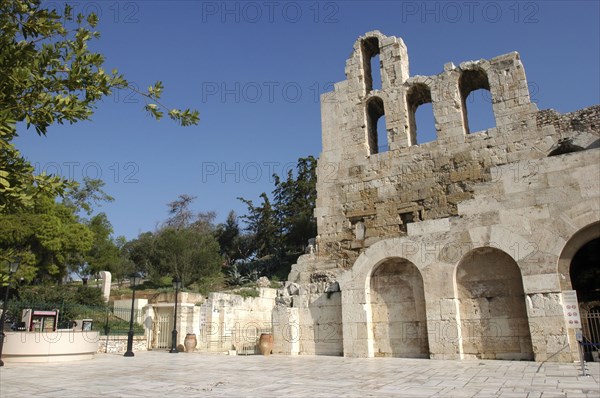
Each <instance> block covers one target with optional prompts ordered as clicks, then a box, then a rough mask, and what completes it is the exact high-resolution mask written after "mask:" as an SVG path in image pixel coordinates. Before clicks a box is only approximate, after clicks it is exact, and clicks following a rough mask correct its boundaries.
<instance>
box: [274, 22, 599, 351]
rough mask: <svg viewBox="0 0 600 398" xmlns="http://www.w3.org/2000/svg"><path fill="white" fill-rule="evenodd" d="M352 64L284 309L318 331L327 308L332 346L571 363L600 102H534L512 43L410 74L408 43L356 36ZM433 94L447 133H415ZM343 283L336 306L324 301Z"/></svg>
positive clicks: (325, 129) (590, 227)
mask: <svg viewBox="0 0 600 398" xmlns="http://www.w3.org/2000/svg"><path fill="white" fill-rule="evenodd" d="M375 55H379V57H380V64H381V70H380V72H381V89H378V90H373V83H372V82H373V78H372V74H373V73H377V71H372V70H371V66H370V65H371V64H370V61H371V58H372V57H373V56H375ZM346 76H347V80H345V81H343V82H340V83H337V84H335V87H334V91H333V92H330V93H326V94H324V95H323V96H322V97H321V109H322V135H323V152H322V153H321V156H320V158H319V163H318V172H317V173H318V174H317V175H318V182H317V193H318V196H317V207H316V209H315V217H316V218H317V226H318V234H319V236H318V237H317V240H316V248H315V253H312V254H307V255H305V256H303V257H301V258H300V260H299V262H298V264H297V265H295V266H294V267H293V269H292V273H291V274H290V277H289V279H290V281H291V282H297V283H298V284H299V286H300V288H298V289H295V290H296V291H295V295H290V292H284V293H281V294H280V295H282V296H285V295H286V294H287V295H288V296H290V297H292V300H287V301H286V302H284V303H283V304H287V305H288V307H290V309H288V310H286V311H287V312H286V311H284V310H283V309H281V308H280V309H279V311H280V312H281V313H282V314H284V315H285V316H291V318H292V319H293V320H294V322H296V323H297V324H298V325H303V324H311V323H312V324H313V330H314V328H316V327H317V326H321V325H323V324H327V320H330V322H331V325H333V326H332V327H335V328H337V329H336V331H335V332H332V333H331V334H330V335H331V336H332V339H330V340H329V341H328V343H327V349H326V350H325V351H327V353H335V352H339V353H342V352H343V354H344V355H346V356H408V357H431V358H449V359H450V358H491V359H535V360H536V361H545V360H553V361H570V360H575V359H577V358H578V354H577V343H576V341H575V338H574V332H572V329H567V325H566V324H565V318H564V316H563V309H562V302H561V292H562V291H563V290H569V289H572V288H573V286H572V283H571V280H572V277H573V275H571V274H570V267H571V260H572V259H573V257H574V256H575V255H576V253H577V252H578V251H579V250H580V249H581V248H582V247H584V246H585V245H586V244H588V243H589V242H591V241H594V240H597V239H598V238H599V237H600V187H599V184H600V167H599V166H600V149H599V138H600V137H599V136H600V106H594V107H591V108H587V109H583V110H580V111H577V112H573V113H570V114H564V115H560V114H558V113H557V112H555V111H553V110H545V111H539V110H538V109H537V107H536V105H535V104H534V103H532V102H531V101H530V97H529V92H528V85H527V79H526V76H525V70H524V68H523V65H522V63H521V61H520V59H519V54H517V53H509V54H505V55H500V56H498V57H495V58H493V59H491V60H479V61H470V62H464V63H461V64H460V65H459V66H455V65H453V64H451V63H449V64H446V65H445V66H444V71H443V72H442V73H440V74H438V75H435V76H412V77H411V76H410V75H409V67H408V53H407V49H406V46H405V45H404V43H403V41H402V39H400V38H396V37H386V36H384V35H383V34H381V33H379V32H377V31H375V32H369V33H367V34H366V35H365V36H363V37H360V38H359V39H358V40H357V41H356V43H355V45H354V51H353V52H352V54H351V56H350V58H349V59H348V60H347V62H346ZM478 89H484V90H488V91H489V93H490V98H491V104H490V106H491V108H492V110H493V114H494V118H495V127H493V128H489V129H487V130H485V131H479V132H473V131H470V130H469V125H468V115H467V107H468V106H467V105H468V104H467V102H466V99H467V97H468V95H469V94H470V93H471V92H472V91H474V90H478ZM424 103H431V104H432V108H433V116H434V120H435V129H436V136H437V139H436V140H435V141H433V142H428V143H423V144H419V142H420V140H419V137H418V133H417V126H416V118H415V112H416V109H417V107H419V106H420V105H422V104H424ZM382 116H385V121H386V131H387V145H384V146H386V147H387V149H388V150H387V151H385V152H380V151H379V147H380V145H379V144H381V143H378V142H377V140H378V132H377V121H378V119H379V118H380V117H382ZM379 136H381V135H380V134H379ZM323 273H327V275H328V279H327V281H326V286H323V287H322V288H319V289H320V290H319V289H318V288H316V287H315V281H314V280H312V279H314V277H315V275H322V274H323ZM334 283H339V288H340V290H341V295H339V294H338V295H339V296H341V297H340V299H339V300H338V301H337V303H339V304H335V303H336V301H331V300H328V301H322V302H321V301H320V300H321V297H325V296H326V295H329V297H327V299H330V298H331V294H332V293H331V291H332V290H336V289H332V288H331V286H333V285H334ZM287 286H288V287H289V286H290V284H289V283H288V285H287ZM336 287H337V286H336ZM327 289H329V290H330V291H329V292H327ZM578 294H579V291H578ZM315 303H316V304H315ZM319 303H321V304H319ZM323 303H324V304H328V305H327V306H324V305H322V304H323ZM331 304H335V305H331ZM325 307H326V311H328V313H330V315H329V316H327V317H326V318H325V319H324V318H323V317H322V316H321V315H320V312H319V311H320V310H321V309H323V308H325ZM294 309H297V310H294ZM340 319H341V323H340V322H339V320H340ZM299 330H302V328H300V329H299ZM301 338H306V336H304V337H301ZM290 344H292V343H290ZM294 350H299V352H300V353H306V354H316V353H319V352H317V350H316V349H315V345H314V344H313V345H310V344H305V345H304V348H303V347H298V346H297V345H296V346H294V348H293V349H292V348H290V347H288V351H294ZM283 351H285V349H282V352H283Z"/></svg>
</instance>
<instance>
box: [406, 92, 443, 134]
mask: <svg viewBox="0 0 600 398" xmlns="http://www.w3.org/2000/svg"><path fill="white" fill-rule="evenodd" d="M406 103H407V105H408V123H409V134H410V136H409V140H410V145H417V144H423V143H425V142H430V141H434V140H435V139H436V134H435V121H434V118H433V106H432V105H431V90H430V89H429V87H427V86H426V85H425V84H423V83H417V84H415V85H414V86H412V87H411V88H410V90H409V91H408V94H407V97H406Z"/></svg>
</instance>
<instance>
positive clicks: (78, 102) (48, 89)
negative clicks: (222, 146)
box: [0, 0, 199, 212]
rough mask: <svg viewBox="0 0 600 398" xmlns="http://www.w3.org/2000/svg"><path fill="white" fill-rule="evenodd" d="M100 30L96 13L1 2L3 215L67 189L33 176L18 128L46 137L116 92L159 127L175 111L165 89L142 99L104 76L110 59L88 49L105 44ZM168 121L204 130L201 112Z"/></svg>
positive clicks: (32, 1) (114, 76) (26, 1)
mask: <svg viewBox="0 0 600 398" xmlns="http://www.w3.org/2000/svg"><path fill="white" fill-rule="evenodd" d="M97 23H98V17H97V16H96V15H95V14H93V13H92V14H90V15H89V16H87V17H84V16H83V15H82V14H79V15H77V16H75V15H73V12H72V8H71V7H70V6H69V5H68V4H67V5H66V6H65V9H64V11H63V12H62V13H60V12H57V11H56V10H48V9H45V8H44V7H43V6H42V4H41V0H10V1H2V2H0V212H10V211H13V210H14V209H17V208H22V207H24V206H31V205H33V202H34V200H35V197H36V196H37V195H48V196H51V197H54V196H56V195H62V194H63V193H64V191H65V189H67V188H68V185H67V182H66V181H64V180H61V179H60V178H59V177H53V176H46V175H44V174H42V175H38V176H36V175H34V174H33V167H32V166H31V164H29V163H28V162H27V161H25V160H24V159H23V158H22V156H21V154H20V153H19V152H18V150H17V149H16V148H15V146H14V144H12V143H11V141H12V139H13V138H14V137H15V136H16V135H17V128H16V126H17V123H19V122H22V123H24V124H25V125H26V126H27V128H29V127H32V126H33V127H34V128H35V130H36V132H37V133H38V134H40V135H44V134H46V132H47V129H48V127H49V126H50V125H52V124H63V123H76V122H78V121H81V120H87V119H89V118H90V117H91V115H92V114H93V111H94V108H95V107H96V104H97V103H98V101H100V100H101V99H102V98H103V97H105V96H107V95H110V94H111V93H112V92H113V91H114V90H116V89H130V90H134V91H136V92H137V93H138V94H139V95H141V96H142V97H144V98H145V100H146V105H145V110H146V111H147V112H148V113H149V114H150V115H151V116H153V117H155V118H156V119H160V118H162V117H163V116H164V112H165V109H168V108H167V107H166V106H165V105H164V104H162V103H161V102H160V97H161V94H162V91H163V85H162V83H161V82H156V83H155V84H154V85H153V86H151V87H149V88H148V91H147V92H140V91H137V90H136V89H135V87H134V85H132V84H130V82H129V81H128V80H127V79H126V78H125V77H124V76H123V75H121V74H119V73H118V71H117V70H116V69H113V70H112V71H111V72H107V71H106V70H105V69H104V57H103V55H102V54H100V53H96V52H93V51H90V49H89V47H88V44H89V42H90V41H92V40H95V39H98V38H99V37H100V34H99V33H98V32H96V31H95V30H94V29H95V27H96V25H97ZM68 25H73V28H68V27H67V26H68ZM168 115H169V117H170V118H171V119H173V120H175V121H176V122H178V123H179V124H181V125H182V126H188V125H194V124H197V123H198V122H199V116H198V111H196V110H190V109H185V110H180V109H170V110H168Z"/></svg>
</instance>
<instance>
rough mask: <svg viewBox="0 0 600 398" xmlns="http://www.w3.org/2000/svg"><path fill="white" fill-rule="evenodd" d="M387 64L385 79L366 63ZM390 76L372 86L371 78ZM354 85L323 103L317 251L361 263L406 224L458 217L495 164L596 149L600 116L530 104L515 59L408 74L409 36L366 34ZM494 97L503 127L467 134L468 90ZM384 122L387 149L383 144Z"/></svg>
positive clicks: (599, 111)
mask: <svg viewBox="0 0 600 398" xmlns="http://www.w3.org/2000/svg"><path fill="white" fill-rule="evenodd" d="M374 54H375V55H376V54H378V55H379V56H380V63H381V69H380V71H374V70H371V67H370V63H369V60H370V58H371V57H372V56H373V55H374ZM373 73H381V81H382V84H381V88H379V89H373V87H372V83H371V81H372V78H371V76H372V74H373ZM346 77H347V80H345V81H343V82H340V83H337V84H336V85H335V86H334V91H333V92H329V93H325V94H323V96H322V97H321V117H322V130H323V131H322V136H323V151H322V153H321V156H320V158H319V163H318V170H317V177H318V182H317V192H318V195H317V206H316V209H315V217H316V219H317V225H318V233H319V236H318V254H319V255H321V256H322V258H327V259H328V261H323V260H322V261H321V262H322V264H331V263H333V264H335V266H336V267H338V268H343V269H347V268H349V267H351V266H352V264H353V263H354V262H355V261H356V259H357V258H358V256H359V255H360V253H362V252H363V251H364V249H365V248H367V247H369V246H370V245H372V244H373V243H375V242H377V241H379V240H381V239H386V238H390V237H398V236H406V235H407V228H408V225H409V224H411V223H415V222H419V221H427V220H435V219H442V218H445V217H451V216H457V215H458V204H459V203H461V202H464V201H467V200H470V199H472V198H473V197H474V192H475V186H476V185H478V184H481V183H487V182H490V181H491V180H493V179H494V178H495V176H494V175H493V174H492V170H493V168H494V167H495V166H500V165H505V164H509V163H514V162H520V161H534V160H537V159H543V158H545V157H546V156H548V154H549V153H550V152H551V151H552V150H555V149H556V148H557V147H558V146H559V145H560V144H561V143H564V142H572V143H573V145H576V146H578V147H579V148H581V149H589V148H593V147H595V146H598V138H599V137H598V135H599V134H598V130H599V128H598V126H599V125H600V107H598V106H595V107H592V108H589V109H586V110H582V111H578V112H574V113H572V114H567V115H559V114H557V113H556V112H554V111H542V112H540V111H538V110H537V107H536V106H535V104H533V103H531V102H530V98H529V92H528V89H527V79H526V76H525V70H524V67H523V64H522V63H521V60H520V57H519V54H518V53H514V52H513V53H509V54H505V55H500V56H498V57H495V58H492V59H491V60H479V61H468V62H463V63H461V64H460V65H458V66H455V65H453V64H451V63H449V64H447V65H445V66H444V71H443V72H442V73H440V74H438V75H435V76H412V77H411V76H409V61H408V54H407V50H406V46H405V44H404V43H403V41H402V39H400V38H395V37H387V36H385V35H382V34H381V33H379V32H376V31H375V32H369V33H367V34H366V35H364V36H362V37H360V38H359V39H358V40H357V41H356V43H355V45H354V51H353V52H352V54H351V56H350V58H349V59H348V61H347V62H346ZM477 89H485V90H489V92H490V98H491V104H490V106H491V107H492V110H493V114H494V117H495V126H493V127H491V128H489V129H487V130H484V131H481V132H474V131H470V129H469V126H468V109H467V108H468V106H467V104H466V102H465V100H466V98H467V97H468V95H469V93H470V92H472V91H474V90H477ZM428 102H431V103H432V107H433V114H434V119H435V128H436V135H437V139H436V140H435V141H433V142H428V143H424V144H418V142H419V139H418V138H419V137H417V129H416V126H415V118H414V114H415V112H416V109H417V108H418V106H420V105H421V104H423V103H428ZM381 116H385V118H386V134H387V143H385V144H386V145H387V148H388V150H387V151H384V152H381V151H379V147H380V146H381V143H377V142H376V141H377V139H376V136H377V131H376V121H377V120H378V118H379V117H381Z"/></svg>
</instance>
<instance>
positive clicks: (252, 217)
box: [239, 156, 317, 278]
mask: <svg viewBox="0 0 600 398" xmlns="http://www.w3.org/2000/svg"><path fill="white" fill-rule="evenodd" d="M316 166H317V161H316V159H315V158H314V157H312V156H309V157H307V158H300V159H298V163H297V165H296V173H295V174H294V173H293V172H292V171H290V172H289V173H288V175H287V176H286V178H285V180H284V179H282V178H281V177H279V176H278V175H274V176H273V177H274V178H275V188H274V189H273V192H272V197H273V200H272V201H271V200H270V199H269V196H268V195H267V194H266V193H264V192H263V193H262V194H261V195H260V198H261V201H262V203H261V205H259V206H256V205H254V203H253V202H252V201H251V200H247V199H244V198H239V199H240V200H242V201H243V202H244V203H245V204H246V206H248V214H246V215H245V216H243V217H241V218H242V219H243V220H245V221H246V225H247V226H246V231H247V232H249V237H250V240H251V243H252V244H251V247H252V253H253V258H251V259H250V260H251V261H250V263H249V264H248V263H245V264H244V265H243V267H245V268H248V269H249V270H250V271H252V272H253V271H254V270H257V269H258V270H259V273H261V274H266V275H267V276H272V275H273V274H275V275H277V276H278V277H280V278H285V277H287V273H288V272H289V267H290V266H291V264H292V263H294V262H295V261H296V259H297V258H298V256H299V255H300V254H302V252H303V249H304V247H305V246H306V244H307V242H308V239H310V238H313V237H315V236H316V234H317V227H316V222H315V219H314V216H313V211H314V208H315V201H316V196H317V194H316V181H317V178H316ZM250 271H249V272H250Z"/></svg>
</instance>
